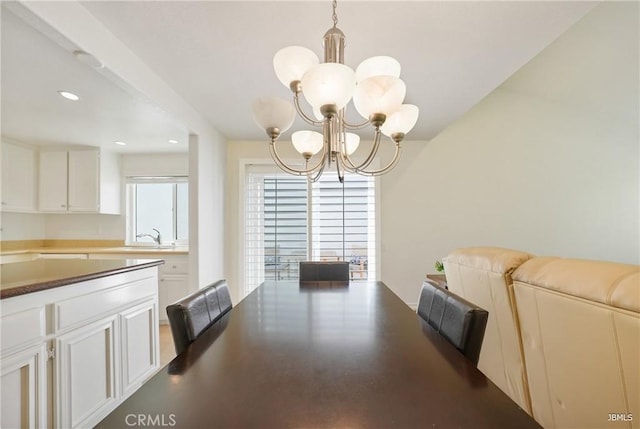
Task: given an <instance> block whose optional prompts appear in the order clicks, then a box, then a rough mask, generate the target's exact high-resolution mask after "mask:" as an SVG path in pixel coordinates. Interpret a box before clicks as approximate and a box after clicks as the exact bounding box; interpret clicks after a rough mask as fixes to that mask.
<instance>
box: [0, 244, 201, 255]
mask: <svg viewBox="0 0 640 429" xmlns="http://www.w3.org/2000/svg"><path fill="white" fill-rule="evenodd" d="M28 253H45V254H46V253H70V254H71V253H97V254H100V253H103V254H117V253H126V254H131V255H139V254H153V255H155V254H158V255H186V254H188V253H189V246H171V247H153V246H119V247H35V248H29V249H21V250H8V251H3V252H0V255H21V254H28Z"/></svg>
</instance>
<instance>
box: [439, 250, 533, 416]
mask: <svg viewBox="0 0 640 429" xmlns="http://www.w3.org/2000/svg"><path fill="white" fill-rule="evenodd" d="M532 257H533V255H530V254H528V253H524V252H517V251H514V250H508V249H500V248H488V247H483V248H470V249H460V250H457V251H454V252H453V253H451V254H450V255H449V256H447V257H446V258H445V260H444V267H445V273H446V276H447V285H448V287H449V290H451V291H452V292H454V293H456V294H458V295H460V296H462V297H463V298H465V299H467V300H469V301H471V302H473V303H474V304H476V305H478V306H480V307H482V308H484V309H485V310H487V311H488V312H489V319H488V320H487V328H486V330H485V334H484V341H483V343H482V349H481V351H480V360H479V361H478V369H480V371H482V372H483V373H484V374H485V375H486V376H487V377H489V379H490V380H491V381H493V382H494V383H495V384H496V385H497V386H498V387H499V388H500V389H502V391H503V392H505V393H506V394H507V395H509V397H510V398H511V399H513V400H514V402H516V403H517V404H518V405H520V407H521V408H522V409H524V410H525V411H527V413H529V414H531V402H530V399H529V387H528V384H527V374H526V371H525V368H524V357H523V353H522V341H521V339H520V330H519V329H518V318H517V313H516V307H515V301H514V295H513V286H512V282H511V273H512V272H513V271H514V270H515V269H516V268H518V267H519V266H520V265H521V264H522V263H524V262H525V261H527V260H528V259H530V258H532Z"/></svg>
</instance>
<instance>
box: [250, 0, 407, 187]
mask: <svg viewBox="0 0 640 429" xmlns="http://www.w3.org/2000/svg"><path fill="white" fill-rule="evenodd" d="M337 22H338V18H337V15H336V1H335V0H334V1H333V27H332V28H330V29H329V30H328V31H327V32H326V33H325V35H324V39H323V43H324V62H322V63H321V62H320V60H319V58H318V56H317V55H316V54H315V53H314V52H313V51H311V50H309V49H307V48H304V47H300V46H289V47H286V48H283V49H281V50H279V51H278V52H277V53H276V54H275V56H274V58H273V68H274V70H275V73H276V76H277V77H278V79H279V80H280V82H281V83H282V84H283V85H285V86H286V87H287V88H289V89H290V90H291V91H292V93H293V105H292V104H291V103H289V102H288V101H286V100H284V99H281V98H276V97H263V98H259V99H257V100H255V101H254V102H253V106H252V110H253V116H254V119H255V121H256V123H257V124H258V125H259V126H260V128H262V129H263V130H265V131H266V133H267V136H268V137H269V138H270V140H271V141H270V144H269V150H270V153H271V156H272V157H273V159H274V161H275V163H276V165H278V167H280V168H281V169H282V170H284V171H285V172H288V173H290V174H294V175H298V176H307V178H308V179H309V180H310V181H316V180H318V178H319V177H320V175H321V174H322V173H323V171H324V170H325V168H327V167H329V166H331V165H335V169H336V171H337V173H338V178H339V180H340V181H342V180H343V178H344V174H345V172H350V173H357V174H361V175H365V176H377V175H380V174H384V173H386V172H388V171H390V170H391V169H392V168H393V167H394V166H395V165H396V163H397V162H398V159H399V157H400V149H401V145H400V143H401V142H402V140H403V139H404V137H405V135H406V134H407V133H408V132H409V131H411V129H412V128H413V127H414V126H415V124H416V122H417V120H418V113H419V110H418V107H417V106H414V105H411V104H403V102H404V98H405V95H406V85H405V83H404V82H403V81H402V80H401V79H400V71H401V66H400V63H399V62H398V61H397V60H395V59H394V58H391V57H388V56H376V57H371V58H368V59H366V60H364V61H363V62H362V63H360V65H359V66H358V67H357V68H356V70H355V71H354V70H353V69H352V68H350V67H348V66H346V65H344V46H345V36H344V33H343V32H342V31H341V30H340V29H339V28H337ZM301 95H302V97H301ZM301 98H304V99H305V100H306V101H307V103H308V104H309V105H310V106H311V111H312V116H309V115H308V114H307V113H305V112H304V110H303V109H302V106H301V105H300V99H301ZM351 100H353V104H354V106H355V108H356V111H357V112H358V113H359V114H360V116H362V117H363V118H364V121H363V122H361V123H357V124H350V123H349V122H348V121H346V120H345V109H346V108H347V106H348V104H349V102H350V101H351ZM296 112H297V113H298V115H299V116H300V117H301V118H302V119H303V120H304V121H305V122H306V123H307V124H309V125H310V126H313V127H317V128H319V129H320V131H321V132H316V131H308V130H304V131H297V132H294V133H293V134H292V136H291V142H292V143H293V146H294V148H295V149H296V151H298V152H299V153H300V154H301V155H302V158H303V161H304V166H300V165H296V166H294V165H289V164H287V163H286V162H285V161H284V160H283V159H282V158H281V157H280V155H279V153H278V150H277V147H276V142H277V140H278V137H280V135H281V134H282V133H283V132H285V131H287V130H288V129H289V128H290V127H291V125H292V124H293V121H294V119H295V115H296ZM365 127H372V128H373V144H372V146H371V149H370V151H369V153H368V154H366V156H362V157H361V158H362V159H360V158H359V160H358V162H355V161H354V160H353V159H352V158H351V155H352V154H353V153H354V152H355V151H356V150H357V149H358V147H359V146H360V137H359V136H358V135H357V134H355V133H352V132H348V130H352V131H353V130H357V129H362V128H365ZM381 134H384V135H386V136H388V137H390V139H391V142H392V144H394V146H395V150H394V154H393V156H392V158H391V160H390V161H388V163H387V164H386V165H384V166H383V167H381V168H374V167H373V164H374V159H375V158H376V155H377V153H378V149H379V148H380V144H381V142H380V140H381Z"/></svg>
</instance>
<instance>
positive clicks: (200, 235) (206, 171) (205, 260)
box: [189, 133, 237, 303]
mask: <svg viewBox="0 0 640 429" xmlns="http://www.w3.org/2000/svg"><path fill="white" fill-rule="evenodd" d="M226 152H227V142H226V140H225V139H224V138H223V137H222V136H221V135H219V134H217V133H215V134H212V135H209V136H208V137H207V136H204V135H199V136H196V135H191V136H189V171H190V179H189V283H190V288H191V289H192V290H196V289H198V288H202V287H205V286H207V285H209V284H211V283H213V282H215V281H217V280H220V279H222V278H224V277H225V269H224V268H225V259H226V251H225V246H224V234H225V232H224V216H225V210H224V203H225V178H226V159H227V154H226ZM233 302H236V303H237V300H234V301H233Z"/></svg>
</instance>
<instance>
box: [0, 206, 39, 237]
mask: <svg viewBox="0 0 640 429" xmlns="http://www.w3.org/2000/svg"><path fill="white" fill-rule="evenodd" d="M44 235H45V219H44V215H41V214H32V213H7V212H2V213H0V240H3V241H13V240H42V239H43V238H44Z"/></svg>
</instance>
